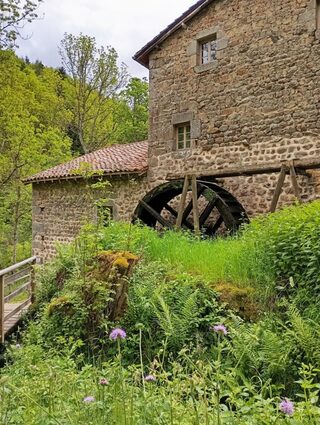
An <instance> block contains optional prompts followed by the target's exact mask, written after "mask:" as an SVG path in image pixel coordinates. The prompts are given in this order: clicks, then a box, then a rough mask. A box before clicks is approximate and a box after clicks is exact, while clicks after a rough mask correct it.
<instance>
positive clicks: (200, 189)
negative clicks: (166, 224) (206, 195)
mask: <svg viewBox="0 0 320 425" xmlns="http://www.w3.org/2000/svg"><path fill="white" fill-rule="evenodd" d="M205 189H206V187H205V186H201V187H200V188H198V194H197V196H198V199H199V198H200V196H201V195H202V194H203V192H204V191H205ZM192 208H193V202H192V199H191V201H190V202H189V203H188V205H187V206H186V209H185V210H184V212H183V215H182V223H184V222H185V221H186V219H187V218H188V216H189V215H190V213H191V211H192Z"/></svg>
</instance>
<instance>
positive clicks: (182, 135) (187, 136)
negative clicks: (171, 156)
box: [176, 123, 191, 149]
mask: <svg viewBox="0 0 320 425" xmlns="http://www.w3.org/2000/svg"><path fill="white" fill-rule="evenodd" d="M176 132H177V133H176V134H177V136H176V137H177V148H178V149H187V148H190V146H191V128H190V123H187V124H179V125H177V127H176Z"/></svg>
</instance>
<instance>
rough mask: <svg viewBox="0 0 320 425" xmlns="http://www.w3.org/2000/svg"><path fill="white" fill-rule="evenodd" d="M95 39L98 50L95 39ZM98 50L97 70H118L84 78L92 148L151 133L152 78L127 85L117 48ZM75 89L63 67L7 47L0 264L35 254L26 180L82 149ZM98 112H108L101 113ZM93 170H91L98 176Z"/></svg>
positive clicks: (0, 135)
mask: <svg viewBox="0 0 320 425" xmlns="http://www.w3.org/2000/svg"><path fill="white" fill-rule="evenodd" d="M2 3H3V2H2ZM2 3H1V2H0V5H2ZM6 3H12V4H13V3H15V4H18V3H19V4H20V6H21V3H20V2H19V1H13V2H4V3H3V5H5V4H6ZM28 3H30V4H31V2H28ZM34 3H36V2H34ZM30 4H29V5H30ZM20 6H19V7H20ZM3 7H6V6H3ZM0 14H1V9H0ZM0 27H1V24H0ZM70 37H71V38H70ZM70 37H69V42H70V43H71V42H76V37H73V36H70ZM70 40H71V41H70ZM88 40H89V41H90V43H91V44H90V43H89V44H90V46H91V47H90V46H89V47H90V48H93V44H94V43H93V40H92V39H91V38H90V37H89V39H88ZM88 40H87V39H86V38H85V41H88ZM92 43H93V44H92ZM93 50H94V49H93ZM95 52H96V53H99V54H101V55H102V56H101V57H100V59H101V61H102V62H101V61H100V62H99V61H98V62H95V63H96V65H97V68H96V69H95V72H100V71H101V72H102V71H104V72H105V73H106V72H107V70H106V69H105V68H106V66H107V65H108V64H109V65H110V67H111V69H110V72H111V73H110V74H108V75H107V76H105V77H106V78H105V79H104V80H103V81H102V80H101V81H100V82H99V84H100V85H99V86H98V85H96V86H95V83H96V84H98V82H97V81H96V82H94V81H93V80H92V78H94V77H93V74H92V75H91V74H90V78H91V80H92V81H91V80H90V81H89V80H86V81H85V82H84V83H83V84H85V89H84V91H85V93H90V96H89V99H88V101H89V103H90V102H92V105H91V103H90V105H89V106H90V108H89V109H90V118H88V122H87V123H85V125H84V127H85V129H84V137H87V138H88V139H89V138H91V139H92V140H93V139H94V140H95V142H97V144H96V145H95V144H92V146H91V148H92V149H93V148H95V147H102V146H105V145H106V144H112V143H115V142H124V141H126V142H129V141H136V137H141V138H144V137H145V134H146V123H147V83H146V82H142V81H140V80H139V79H132V80H130V82H129V84H128V86H127V87H122V85H121V84H120V85H119V84H118V83H120V80H121V79H122V76H123V75H122V71H123V72H124V69H122V68H121V69H118V68H117V64H116V59H117V54H116V52H115V51H114V49H111V48H110V49H107V50H106V51H101V50H99V52H97V51H96V50H95ZM93 53H94V52H93ZM91 59H92V60H93V58H91ZM91 71H92V72H93V71H94V70H93V69H91ZM99 75H100V74H99ZM88 78H89V75H88ZM101 78H102V74H101ZM122 82H123V81H122ZM121 87H122V89H123V91H122V92H121V93H120V91H119V90H120V88H121ZM76 88H77V89H78V88H79V87H78V82H74V81H73V80H72V78H70V77H69V76H68V75H67V74H66V72H65V70H64V69H59V70H54V69H51V68H48V67H45V66H44V65H43V64H42V63H41V62H40V61H36V63H34V64H32V63H30V61H29V60H28V59H27V58H26V60H22V59H19V58H18V57H17V56H16V55H15V54H14V53H13V52H12V51H4V50H3V51H1V50H0V140H1V145H0V201H1V202H0V254H1V255H0V268H3V267H5V266H7V265H9V264H12V263H13V262H17V261H19V260H23V259H25V258H26V257H28V256H30V254H31V246H30V245H31V187H30V186H25V185H24V184H23V183H22V180H23V179H24V178H26V177H29V176H31V175H33V174H35V173H37V172H39V171H42V170H44V169H47V168H50V167H53V166H55V165H57V164H58V163H63V162H65V161H67V160H69V159H70V158H71V156H72V153H73V154H74V153H75V152H79V150H80V151H81V149H79V146H78V144H79V140H78V139H79V137H78V136H76V135H75V131H76V125H75V124H76V123H75V114H76V110H75V107H76V106H75V102H76ZM108 90H111V92H109V91H108ZM113 90H114V91H115V93H113V94H112V91H113ZM100 103H101V104H100ZM94 105H95V106H94ZM87 106H88V105H87ZM91 106H92V108H91ZM97 111H98V112H99V113H101V116H97V114H96V113H97ZM85 112H86V113H88V110H86V111H85ZM91 139H90V140H91ZM92 174H93V173H92V170H91V177H92ZM85 177H86V178H89V176H88V175H86V176H85ZM101 186H102V184H101V181H100V188H101Z"/></svg>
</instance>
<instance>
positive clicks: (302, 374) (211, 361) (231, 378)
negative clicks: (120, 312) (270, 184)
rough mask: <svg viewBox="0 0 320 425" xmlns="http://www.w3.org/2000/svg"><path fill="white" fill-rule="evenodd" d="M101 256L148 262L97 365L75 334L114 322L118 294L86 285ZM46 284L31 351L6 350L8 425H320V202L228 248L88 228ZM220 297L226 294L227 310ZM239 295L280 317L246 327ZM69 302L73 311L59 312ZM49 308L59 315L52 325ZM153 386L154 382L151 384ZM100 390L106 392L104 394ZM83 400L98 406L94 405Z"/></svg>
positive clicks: (169, 235)
mask: <svg viewBox="0 0 320 425" xmlns="http://www.w3.org/2000/svg"><path fill="white" fill-rule="evenodd" d="M97 230H98V233H97ZM102 250H106V251H110V250H111V251H112V250H115V251H119V250H120V251H124V250H129V251H131V252H133V253H135V254H138V255H139V256H140V257H141V258H142V261H140V262H139V265H138V266H137V267H136V268H135V272H134V275H133V276H132V277H131V278H130V279H129V292H128V309H127V311H126V313H125V315H124V316H123V317H122V318H121V319H119V321H118V322H116V323H111V322H110V320H108V317H107V316H106V317H105V316H103V315H102V316H101V318H100V319H101V320H100V319H99V320H100V321H99V322H97V323H98V324H99V326H100V325H101V328H99V333H98V334H97V338H99V341H98V343H97V345H95V350H96V351H92V355H91V354H90V356H86V351H85V350H84V349H83V348H84V347H86V344H87V343H88V341H89V339H90V338H89V337H90V336H92V333H91V334H90V335H89V337H88V341H87V340H86V339H85V338H86V335H87V334H86V333H84V334H83V335H84V336H82V334H79V332H78V331H79V329H80V330H81V329H84V328H85V326H89V325H91V319H90V320H87V317H89V316H86V315H88V314H89V313H90V314H91V313H94V314H93V316H92V317H93V318H95V317H96V316H95V312H101V311H102V310H103V308H105V306H106V302H107V296H106V294H107V293H106V292H105V290H106V285H105V284H106V282H107V283H108V282H109V283H110V281H108V280H105V281H103V282H99V281H97V282H94V281H93V280H92V279H91V277H92V274H91V272H92V270H91V269H90V267H91V266H92V264H93V263H94V261H93V262H92V259H93V258H97V256H96V254H97V252H99V251H102ZM108 255H110V252H109V253H108ZM88 267H89V269H88ZM88 270H89V274H88ZM61 271H63V273H62V274H61ZM57 272H59V273H58V274H57ZM117 273H119V270H118V271H117ZM61 275H62V276H63V275H64V276H65V280H64V282H62V287H60V288H57V276H61ZM114 276H116V274H113V273H111V274H110V278H111V279H112V278H113V277H114ZM42 278H43V286H42V293H41V294H40V295H41V296H40V298H41V302H40V305H42V307H40V310H39V313H38V322H37V323H36V324H34V325H32V326H30V328H29V330H28V332H27V335H26V337H25V338H24V341H23V344H22V348H21V347H19V348H17V347H15V345H14V344H12V345H10V346H9V347H8V356H7V362H6V367H5V368H4V369H2V371H1V372H2V373H1V377H0V398H1V404H0V421H2V423H4V424H14V425H20V424H21V425H22V424H23V425H31V424H32V425H33V424H35V425H37V424H39V425H40V424H41V425H42V424H43V425H47V424H48V425H49V424H50V425H51V424H61V425H65V424H68V425H69V424H71V425H72V424H77V425H78V424H79V425H81V424H89V425H90V424H92V425H100V424H101V425H102V424H104V425H105V424H110V425H122V424H123V425H124V424H125V425H147V424H148V425H158V424H159V425H160V424H166V425H167V424H169V425H200V424H201V425H207V424H212V425H234V424H237V425H271V424H274V425H306V424H308V425H309V424H310V425H316V424H317V423H319V422H320V408H319V395H320V386H319V381H320V372H319V369H318V368H317V365H318V364H319V359H320V350H319V344H318V341H319V335H320V315H319V308H318V307H317V305H319V304H317V302H318V301H319V298H320V297H319V293H320V284H319V282H320V202H314V203H312V204H308V205H303V206H299V207H290V208H287V209H285V210H283V211H280V212H278V213H276V214H273V215H270V216H266V217H260V218H257V219H255V220H253V222H252V223H251V224H250V225H248V226H247V227H246V228H245V229H244V230H243V231H242V232H241V233H240V234H239V235H238V236H235V237H231V238H228V239H217V240H203V241H200V240H198V239H197V238H195V237H194V236H192V235H190V234H187V233H176V232H171V231H169V232H165V233H163V234H161V235H160V236H159V233H157V232H155V231H154V230H152V229H148V228H145V227H140V226H132V225H129V224H124V223H110V225H109V227H108V228H105V229H96V228H93V227H88V228H87V229H84V231H83V234H82V236H81V237H80V238H79V239H78V241H77V242H76V244H75V245H73V246H70V247H65V248H63V249H61V253H60V257H59V258H58V259H57V260H56V263H55V264H52V265H50V266H49V267H48V268H47V269H46V273H45V274H43V276H42ZM59 282H60V285H61V279H60V280H59ZM112 282H113V281H112ZM87 284H89V285H87ZM212 286H214V288H216V287H217V286H219V287H221V288H224V290H225V293H224V298H222V293H221V296H220V298H219V297H217V293H216V289H214V290H212V288H211V287H212ZM238 288H243V289H245V288H249V289H251V288H253V289H254V290H255V300H256V301H258V302H256V304H255V305H254V307H256V308H260V305H261V304H263V302H264V300H265V299H266V297H269V298H270V299H271V300H272V303H273V306H274V309H273V310H271V309H270V310H269V311H268V310H267V309H265V305H263V307H262V308H261V311H260V313H261V314H260V315H257V316H256V315H255V314H251V315H250V314H249V315H248V316H247V317H246V316H241V315H240V311H237V310H236V309H233V308H232V305H231V301H232V302H234V303H235V304H237V303H238V306H240V304H241V301H243V300H244V298H242V297H243V294H244V293H245V292H241V291H239V290H238ZM226 289H228V291H231V292H228V291H227V290H226ZM70 291H71V292H70ZM90 291H91V292H90ZM68 294H69V295H73V298H72V300H73V304H72V305H71V307H72V308H69V307H68V305H67V307H68V308H67V309H66V310H64V309H63V308H64V305H62V304H61V300H63V295H65V296H66V295H68ZM88 294H89V295H90V296H88ZM99 294H100V295H99ZM247 294H250V292H247ZM83 295H86V297H85V298H83ZM107 295H108V294H107ZM54 297H58V300H60V304H61V305H60V307H61V310H59V309H58V310H57V311H56V312H54V311H53V313H52V314H50V315H48V314H46V312H47V311H48V306H50V305H51V307H52V306H53V304H54V302H53V301H52V298H54ZM84 300H86V301H85V304H83V303H84ZM88 300H89V301H88ZM90 300H91V301H90ZM221 300H222V301H223V302H221ZM90 302H91V304H90ZM50 303H51V304H50ZM55 303H56V304H55V305H56V306H57V299H56V301H55ZM226 303H227V304H226ZM245 303H246V304H248V303H247V299H245ZM76 312H78V313H79V314H80V313H81V314H80V315H78V316H77V314H75V313H76ZM60 313H61V314H60ZM253 313H255V311H253ZM90 317H91V316H90ZM99 317H100V316H99ZM80 319H81V320H82V319H83V321H82V322H81V321H79V320H80ZM219 323H220V324H224V325H226V326H227V328H228V334H227V335H226V336H222V335H217V334H215V332H214V331H212V325H214V324H219ZM62 324H63V325H64V327H62ZM119 326H121V327H123V328H124V329H125V330H126V331H127V338H126V340H125V341H121V343H119V346H118V345H117V341H111V340H110V339H109V338H108V334H109V331H110V330H111V329H112V327H119ZM89 328H90V326H89ZM89 328H88V329H89ZM95 328H97V326H96V325H95ZM61 329H63V331H62V333H61ZM90 329H91V328H90ZM100 331H101V332H100ZM67 332H69V334H67ZM79 335H80V336H79ZM79 338H83V340H80V339H79ZM99 344H100V345H99ZM57 347H58V348H57ZM118 348H119V350H118ZM98 350H100V351H98ZM312 365H314V367H313V366H312ZM150 373H151V374H153V375H155V377H156V382H148V383H147V382H144V381H143V376H145V375H147V374H150ZM101 378H106V379H108V381H109V384H108V385H106V386H102V385H101V384H100V383H99V382H100V379H101ZM88 396H89V397H93V399H91V401H90V402H89V403H86V402H85V401H84V400H85V398H86V397H88ZM286 397H289V398H291V400H293V401H294V407H295V412H294V414H293V415H289V414H285V413H284V412H281V410H280V408H279V406H280V402H281V400H282V399H283V398H286Z"/></svg>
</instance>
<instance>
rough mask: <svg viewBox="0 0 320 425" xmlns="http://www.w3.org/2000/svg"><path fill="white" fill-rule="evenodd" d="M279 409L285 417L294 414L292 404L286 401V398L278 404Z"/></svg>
mask: <svg viewBox="0 0 320 425" xmlns="http://www.w3.org/2000/svg"><path fill="white" fill-rule="evenodd" d="M279 409H280V410H281V412H282V413H284V414H285V415H289V416H292V415H293V414H294V404H293V402H292V401H290V400H288V399H287V398H285V399H284V400H282V402H281V403H280V404H279Z"/></svg>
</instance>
